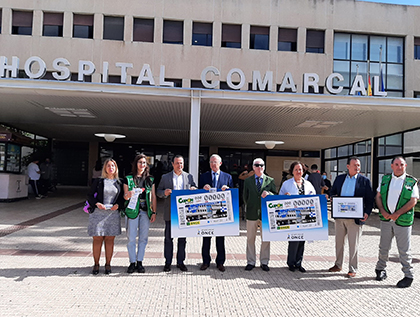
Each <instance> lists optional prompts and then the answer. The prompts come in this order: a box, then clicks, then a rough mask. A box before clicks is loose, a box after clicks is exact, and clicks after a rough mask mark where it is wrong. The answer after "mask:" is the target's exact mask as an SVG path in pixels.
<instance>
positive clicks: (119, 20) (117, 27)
mask: <svg viewBox="0 0 420 317" xmlns="http://www.w3.org/2000/svg"><path fill="white" fill-rule="evenodd" d="M104 40H115V41H123V40H124V17H111V16H104Z"/></svg>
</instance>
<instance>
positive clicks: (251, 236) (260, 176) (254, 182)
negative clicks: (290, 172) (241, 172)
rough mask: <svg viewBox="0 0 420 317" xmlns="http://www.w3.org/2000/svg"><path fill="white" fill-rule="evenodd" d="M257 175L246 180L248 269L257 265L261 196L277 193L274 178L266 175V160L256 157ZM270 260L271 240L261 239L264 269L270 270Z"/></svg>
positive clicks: (262, 266)
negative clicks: (256, 253)
mask: <svg viewBox="0 0 420 317" xmlns="http://www.w3.org/2000/svg"><path fill="white" fill-rule="evenodd" d="M252 165H253V169H254V172H255V175H253V176H251V177H248V178H247V179H246V180H245V182H244V203H245V205H246V237H247V245H246V260H247V265H246V267H245V270H246V271H251V270H252V269H253V268H254V267H255V263H256V261H257V260H256V255H255V238H256V236H257V231H258V227H259V228H260V229H261V197H262V198H265V197H266V196H267V195H275V194H276V184H275V182H274V178H271V177H269V176H267V175H264V165H265V164H264V161H263V159H261V158H256V159H255V160H254V162H253V163H252ZM269 260H270V242H268V241H265V242H263V241H262V239H261V250H260V262H261V268H262V269H263V271H265V272H268V271H269V270H270V268H269V267H268V261H269Z"/></svg>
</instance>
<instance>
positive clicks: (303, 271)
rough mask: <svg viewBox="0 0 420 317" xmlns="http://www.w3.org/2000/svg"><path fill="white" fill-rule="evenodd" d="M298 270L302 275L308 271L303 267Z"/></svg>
mask: <svg viewBox="0 0 420 317" xmlns="http://www.w3.org/2000/svg"><path fill="white" fill-rule="evenodd" d="M297 269H298V270H299V272H302V273H305V272H306V270H305V268H304V267H303V266H299V267H298V268H297Z"/></svg>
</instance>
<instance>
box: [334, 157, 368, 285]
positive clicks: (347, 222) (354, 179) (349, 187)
mask: <svg viewBox="0 0 420 317" xmlns="http://www.w3.org/2000/svg"><path fill="white" fill-rule="evenodd" d="M347 169H348V173H347V174H342V175H339V176H337V178H336V179H335V181H334V184H333V187H332V188H331V196H332V197H333V196H344V197H363V212H364V217H363V219H361V220H360V219H335V257H336V258H335V264H334V266H333V267H331V268H330V269H329V271H330V272H340V271H341V269H342V267H343V259H344V244H345V242H344V241H345V238H346V235H347V236H348V242H349V272H348V273H347V277H355V276H356V272H357V267H358V262H359V257H358V250H359V239H360V237H361V235H362V225H363V224H364V222H365V221H366V220H367V218H368V217H369V215H370V213H371V212H372V208H373V199H374V194H373V191H372V186H371V184H370V180H369V179H368V178H367V177H365V176H363V175H360V174H359V172H360V160H359V159H358V158H357V157H355V156H352V157H350V158H349V159H348V161H347Z"/></svg>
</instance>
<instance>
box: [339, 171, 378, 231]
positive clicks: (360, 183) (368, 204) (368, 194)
mask: <svg viewBox="0 0 420 317" xmlns="http://www.w3.org/2000/svg"><path fill="white" fill-rule="evenodd" d="M346 177H347V174H341V175H338V176H337V178H336V179H335V181H334V184H333V186H332V188H331V196H338V197H341V188H342V187H343V184H344V181H345V180H346ZM353 197H363V212H364V213H365V214H368V215H370V213H371V212H372V208H373V200H374V198H375V195H374V193H373V191H372V186H371V184H370V180H369V178H367V177H366V176H363V175H360V174H359V175H357V178H356V187H355V189H354V196H353ZM354 221H355V222H356V223H357V224H358V225H362V224H363V223H364V222H363V221H360V219H355V220H354Z"/></svg>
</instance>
